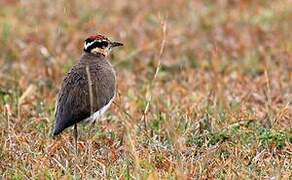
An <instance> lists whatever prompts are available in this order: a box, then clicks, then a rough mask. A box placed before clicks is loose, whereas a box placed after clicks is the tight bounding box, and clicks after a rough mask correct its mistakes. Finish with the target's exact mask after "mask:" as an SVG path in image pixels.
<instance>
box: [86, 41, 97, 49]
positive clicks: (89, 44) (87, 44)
mask: <svg viewBox="0 0 292 180" xmlns="http://www.w3.org/2000/svg"><path fill="white" fill-rule="evenodd" d="M94 42H95V41H92V42H89V43H86V42H85V43H84V49H87V48H88V47H89V46H91V45H92V44H93V43H94Z"/></svg>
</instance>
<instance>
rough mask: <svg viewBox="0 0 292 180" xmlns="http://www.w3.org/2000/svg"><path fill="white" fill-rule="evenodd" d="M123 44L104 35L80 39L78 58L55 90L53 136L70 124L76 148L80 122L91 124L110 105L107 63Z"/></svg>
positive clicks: (112, 86)
mask: <svg viewBox="0 0 292 180" xmlns="http://www.w3.org/2000/svg"><path fill="white" fill-rule="evenodd" d="M120 46H123V43H120V42H116V41H111V40H109V38H107V37H106V36H104V35H101V34H97V35H92V36H89V37H88V38H86V39H85V41H84V46H83V51H84V52H83V54H82V55H81V57H80V60H79V62H78V63H77V64H75V65H74V66H73V67H72V68H71V70H70V71H69V72H68V73H67V75H66V76H65V77H64V79H63V82H62V85H61V88H60V90H59V93H58V98H57V101H56V110H55V124H54V128H53V132H52V134H53V137H55V136H57V135H58V134H60V133H62V132H63V130H65V129H66V128H68V127H71V126H74V131H73V135H74V139H75V149H76V151H77V138H78V130H77V124H78V123H81V122H91V123H93V124H94V123H95V122H96V120H98V119H99V118H100V117H101V116H102V115H103V114H104V113H105V112H106V110H107V109H108V108H109V107H110V105H111V103H112V102H113V100H114V98H115V95H116V72H115V70H114V68H113V66H112V65H111V63H110V62H109V60H108V59H109V55H110V53H111V51H112V50H113V49H114V48H116V47H120Z"/></svg>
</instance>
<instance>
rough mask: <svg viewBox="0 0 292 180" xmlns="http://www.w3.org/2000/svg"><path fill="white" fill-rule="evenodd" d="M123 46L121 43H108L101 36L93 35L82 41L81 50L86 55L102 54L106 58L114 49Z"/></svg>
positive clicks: (107, 40)
mask: <svg viewBox="0 0 292 180" xmlns="http://www.w3.org/2000/svg"><path fill="white" fill-rule="evenodd" d="M118 46H123V44H122V43H119V42H114V41H110V40H109V39H108V38H107V37H105V36H103V35H100V34H99V35H93V36H90V37H88V38H87V39H86V40H85V41H84V48H83V50H84V51H85V52H87V53H93V54H102V55H103V56H105V57H107V56H108V55H109V54H110V52H111V50H112V49H113V48H114V47H118Z"/></svg>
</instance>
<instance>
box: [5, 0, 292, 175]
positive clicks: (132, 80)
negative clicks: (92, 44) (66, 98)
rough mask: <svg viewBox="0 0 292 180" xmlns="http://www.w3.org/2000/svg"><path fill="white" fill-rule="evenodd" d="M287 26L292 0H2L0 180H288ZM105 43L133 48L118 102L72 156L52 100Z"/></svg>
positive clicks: (291, 39) (120, 65)
mask: <svg viewBox="0 0 292 180" xmlns="http://www.w3.org/2000/svg"><path fill="white" fill-rule="evenodd" d="M291 19H292V1H291V0H281V1H253V0H214V1H211V0H206V1H203V0H196V1H191V0H185V1H184V0H173V1H170V0H161V1H153V0H142V1H122V0H114V1H104V0H101V1H95V0H78V1H77V0H71V1H69V0H40V1H32V0H0V52H1V54H0V104H1V106H0V112H1V114H0V118H1V121H0V137H1V138H0V139H1V140H0V145H1V151H0V158H1V161H0V174H1V175H2V178H3V179H13V178H14V179H23V178H30V177H39V178H43V177H45V178H60V177H63V178H69V179H70V178H73V177H75V178H97V177H103V178H121V179H129V178H139V177H140V178H142V179H147V178H148V179H151V178H152V179H157V178H171V177H172V178H177V179H183V178H186V179H187V178H199V179H201V178H202V179H206V178H223V179H224V178H228V179H234V178H238V177H247V178H252V179H253V178H257V177H266V178H273V177H274V178H278V177H284V179H285V178H287V179H288V177H291V170H292V167H291V154H292V148H291V142H292V136H291V127H292V122H291V119H292V108H291V101H292V80H291V78H292V34H291V29H292V21H291ZM97 33H98V34H103V35H105V36H108V37H109V38H110V39H112V40H116V41H120V42H123V43H124V45H125V46H124V47H123V48H121V49H118V50H116V51H115V52H114V54H113V55H112V57H111V63H112V64H113V65H114V66H115V69H116V71H117V76H118V90H119V95H118V97H117V98H116V100H115V104H116V105H113V106H112V107H111V109H110V112H108V113H107V115H106V116H105V117H104V120H103V121H101V122H100V123H97V125H96V129H95V130H92V129H89V128H88V127H87V126H82V127H81V128H82V130H81V136H80V141H79V144H78V145H79V150H80V156H79V157H74V148H73V145H72V144H73V140H72V132H71V130H70V129H68V130H67V131H66V132H65V133H63V135H62V136H60V137H59V138H58V139H56V140H53V139H52V138H51V137H50V133H51V128H52V125H53V122H54V109H55V100H56V95H57V92H58V89H59V87H60V83H61V81H62V78H63V76H64V75H65V74H66V73H67V72H68V71H69V70H70V68H71V67H72V66H73V65H74V64H75V63H77V62H78V60H79V57H80V56H81V54H82V48H83V41H84V39H86V38H87V37H88V36H89V35H92V34H97ZM75 161H77V162H78V163H73V162H75ZM74 164H75V165H74ZM74 169H75V170H74Z"/></svg>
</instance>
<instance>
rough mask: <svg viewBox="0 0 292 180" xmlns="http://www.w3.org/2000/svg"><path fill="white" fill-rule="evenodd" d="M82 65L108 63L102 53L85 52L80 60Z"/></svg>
mask: <svg viewBox="0 0 292 180" xmlns="http://www.w3.org/2000/svg"><path fill="white" fill-rule="evenodd" d="M80 63H81V64H95V63H98V64H99V63H108V61H107V60H106V57H105V56H104V55H103V54H100V53H88V52H85V53H83V55H82V56H81V59H80Z"/></svg>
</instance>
